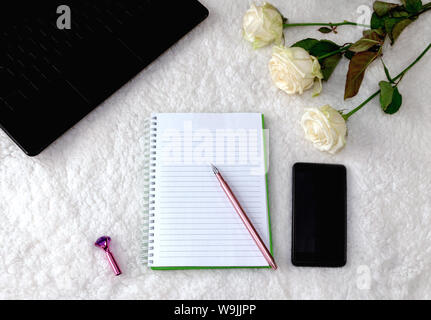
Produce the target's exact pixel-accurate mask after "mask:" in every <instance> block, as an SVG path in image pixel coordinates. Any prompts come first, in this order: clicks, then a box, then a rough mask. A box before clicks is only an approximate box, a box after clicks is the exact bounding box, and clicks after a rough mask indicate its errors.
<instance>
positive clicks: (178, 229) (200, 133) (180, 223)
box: [144, 113, 272, 270]
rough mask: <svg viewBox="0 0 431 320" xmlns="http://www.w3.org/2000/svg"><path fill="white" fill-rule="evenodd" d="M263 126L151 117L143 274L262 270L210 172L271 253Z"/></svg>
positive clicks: (202, 116)
mask: <svg viewBox="0 0 431 320" xmlns="http://www.w3.org/2000/svg"><path fill="white" fill-rule="evenodd" d="M263 126H264V121H263V115H262V114H260V113H158V114H152V115H151V119H150V121H149V125H148V131H149V135H148V137H147V140H146V142H147V143H146V145H147V150H146V153H147V154H148V161H147V162H146V163H147V167H146V178H147V183H148V190H147V191H148V194H147V197H146V200H147V201H146V203H147V205H148V210H147V211H146V212H145V218H146V219H145V228H144V230H145V236H144V238H145V239H144V243H145V246H144V262H145V263H146V264H147V265H148V266H149V267H151V268H152V269H159V270H160V269H162V270H163V269H164V270H166V269H188V268H232V267H233V268H235V267H268V263H267V262H266V260H265V258H264V257H263V256H262V253H261V252H260V251H259V249H258V247H257V246H256V244H255V243H254V241H253V239H252V238H251V236H250V234H249V233H248V231H247V229H246V228H245V226H244V225H243V223H242V222H241V220H240V218H239V216H238V214H237V213H236V212H235V210H234V209H233V207H232V205H231V204H230V202H229V201H228V199H227V197H226V196H225V194H224V193H223V191H222V189H221V188H220V186H219V183H218V181H217V179H216V178H215V176H214V174H213V172H212V170H211V168H210V166H209V163H210V162H211V163H214V165H216V166H217V168H219V170H220V171H221V173H222V174H223V177H224V179H225V180H226V181H227V183H228V184H229V185H230V187H231V189H232V191H233V192H234V193H235V195H236V197H237V199H238V200H239V202H240V203H241V205H242V207H243V208H244V210H245V211H246V213H247V215H248V217H249V218H250V220H251V221H252V223H253V225H254V226H255V228H256V230H257V231H258V233H259V235H260V236H261V238H262V239H263V241H264V242H265V245H266V246H267V247H268V248H270V251H271V253H272V245H271V230H270V217H269V206H268V185H267V174H266V172H267V170H266V169H267V157H266V153H265V150H266V147H265V144H266V142H265V140H266V139H265V134H264V130H263Z"/></svg>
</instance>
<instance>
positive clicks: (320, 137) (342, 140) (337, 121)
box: [301, 105, 347, 154]
mask: <svg viewBox="0 0 431 320" xmlns="http://www.w3.org/2000/svg"><path fill="white" fill-rule="evenodd" d="M301 125H302V128H303V129H304V132H305V138H306V139H307V140H309V141H311V142H312V143H313V144H314V146H315V147H316V148H317V149H319V150H320V151H327V152H329V153H331V154H334V153H336V152H337V151H339V150H340V149H341V148H343V147H344V145H345V144H346V135H347V126H346V121H345V120H344V118H343V117H342V116H341V114H340V113H339V112H338V111H337V110H335V109H334V108H332V107H331V106H329V105H325V106H323V107H320V108H308V109H306V111H305V113H304V115H303V116H302V119H301Z"/></svg>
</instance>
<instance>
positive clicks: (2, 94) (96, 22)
mask: <svg viewBox="0 0 431 320" xmlns="http://www.w3.org/2000/svg"><path fill="white" fill-rule="evenodd" d="M103 2H104V3H103ZM98 3H103V5H98ZM151 6H152V2H151V1H126V5H125V4H123V3H121V1H99V2H93V1H76V2H75V1H74V2H73V4H72V5H71V6H70V8H71V22H72V23H71V29H69V30H58V29H57V26H56V21H57V18H58V15H57V14H56V12H55V8H54V11H53V12H52V13H50V15H49V18H47V19H42V18H40V17H37V18H34V19H32V18H30V19H27V21H26V22H25V23H21V24H19V25H12V26H9V27H8V28H5V29H3V30H2V31H1V33H0V41H1V43H3V44H5V50H4V51H3V52H2V53H1V55H2V57H1V62H0V79H1V80H0V83H1V84H2V85H1V86H0V102H3V103H0V108H1V107H2V106H6V107H7V108H9V109H10V110H11V111H17V109H19V108H20V106H22V105H25V104H23V103H22V101H23V100H32V99H33V98H34V97H36V96H37V95H38V94H39V93H40V92H41V91H42V90H45V89H46V88H49V86H50V85H51V84H52V83H53V82H56V81H59V80H67V76H65V72H66V70H65V67H66V66H67V65H68V60H67V59H68V58H70V57H71V52H73V50H75V49H79V48H80V46H81V45H82V43H83V42H87V43H88V42H91V41H92V40H95V41H96V40H97V39H95V37H100V35H101V34H104V33H105V34H107V35H110V36H111V37H112V35H114V36H118V37H120V36H121V32H122V30H123V28H124V26H125V25H126V24H128V23H129V22H130V21H133V20H134V19H137V18H139V17H142V16H143V14H144V13H145V12H146V11H148V10H151V9H152V8H151ZM85 48H86V49H88V48H89V47H88V45H86V46H85ZM90 50H91V47H90ZM41 107H43V106H41Z"/></svg>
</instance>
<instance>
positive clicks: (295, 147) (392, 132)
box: [0, 0, 431, 299]
mask: <svg viewBox="0 0 431 320" xmlns="http://www.w3.org/2000/svg"><path fill="white" fill-rule="evenodd" d="M202 2H203V3H204V4H205V5H206V6H207V7H208V8H209V10H210V17H209V18H208V19H207V20H206V21H205V22H204V23H203V24H202V25H200V26H199V27H198V28H197V29H195V30H194V31H193V32H191V33H190V34H189V35H187V36H186V37H185V38H184V39H182V40H181V41H180V42H179V43H178V44H177V45H175V46H174V47H173V48H171V49H170V50H169V51H168V52H166V53H165V54H164V55H163V56H162V57H160V58H159V59H158V60H157V61H156V62H155V63H153V64H152V65H151V66H149V67H148V68H147V69H146V70H144V71H143V72H142V73H140V74H139V75H138V76H137V77H136V78H135V79H133V80H132V81H131V82H129V83H128V84H127V85H126V86H124V87H123V88H122V89H121V90H119V91H118V92H117V93H116V94H115V95H114V96H112V97H111V98H110V99H108V100H107V101H106V102H105V103H104V104H103V105H101V106H100V107H99V108H98V109H97V110H95V111H94V112H92V113H91V114H90V115H89V116H88V117H86V118H85V119H84V120H83V121H81V122H80V123H79V124H78V125H76V126H75V127H74V128H73V129H72V130H70V131H69V132H68V133H67V134H65V135H64V136H63V137H62V138H61V139H59V140H58V141H57V142H56V143H54V144H53V145H52V146H51V147H50V148H49V149H47V150H46V151H44V152H43V153H42V154H41V155H40V156H38V157H36V158H28V157H26V156H25V155H24V154H23V153H22V152H21V151H20V150H19V149H18V148H17V147H16V146H15V145H14V144H13V143H12V142H11V140H9V139H8V137H7V136H6V135H5V134H4V133H3V132H0V217H1V219H0V270H1V272H0V298H7V299H10V298H35V299H36V298H50V299H51V298H54V299H57V298H65V299H70V298H78V299H84V298H95V299H105V298H108V299H123V298H131V299H180V298H189V299H224V298H228V299H237V298H238V299H242V298H247V299H267V298H269V299H297V298H298V299H316V298H328V299H357V298H367V299H368V298H369V299H375V298H377V299H380V298H389V299H392V298H431V280H430V272H431V231H430V228H431V226H430V218H431V196H430V195H431V194H430V191H429V190H430V181H431V165H430V159H431V151H430V147H431V130H430V126H429V123H430V119H431V108H430V103H429V101H430V99H431V93H430V90H429V89H430V86H429V82H430V70H431V54H428V56H426V57H425V58H424V59H423V60H422V61H421V62H420V63H419V64H418V65H416V66H415V67H414V68H413V69H412V70H411V71H410V72H409V73H408V74H407V75H406V77H405V78H404V80H403V82H402V83H401V84H400V91H401V93H402V94H403V98H404V105H403V106H402V108H401V110H400V111H399V112H398V113H397V114H396V115H393V116H388V115H385V114H383V113H382V111H381V110H380V108H379V105H378V102H377V100H374V101H373V102H372V103H370V104H369V105H367V106H366V107H365V108H364V109H363V110H362V111H360V112H358V113H357V114H356V115H355V116H353V117H352V118H351V119H350V120H349V123H348V127H349V136H348V143H347V146H346V148H345V149H344V150H343V151H341V152H340V153H339V154H337V155H335V156H330V155H327V154H324V153H321V152H319V151H317V150H315V149H314V148H313V147H312V146H311V145H310V144H309V143H308V142H306V141H305V140H304V138H303V132H302V129H301V127H300V125H299V119H300V117H301V115H302V112H303V110H304V108H305V107H306V106H320V105H323V104H327V103H329V104H331V105H332V106H334V107H337V108H339V109H342V108H344V109H348V108H352V107H354V106H356V105H358V104H359V103H360V102H361V101H362V100H364V99H365V98H366V97H368V96H369V95H370V94H371V93H373V92H374V91H375V90H376V89H377V88H378V85H377V84H378V82H379V81H380V80H382V79H384V73H383V69H382V67H381V64H380V62H375V63H374V64H373V65H372V66H371V68H370V69H369V70H368V71H367V74H366V76H365V79H364V84H363V86H362V88H361V90H360V93H359V95H358V96H357V97H355V98H354V99H351V100H348V101H343V90H344V79H345V74H346V71H347V60H344V61H343V62H342V63H340V65H339V66H338V68H337V69H336V71H335V73H334V74H333V75H332V78H331V79H330V81H329V82H327V83H324V89H323V93H322V94H321V95H320V96H319V97H317V98H312V97H311V93H310V92H307V93H305V94H304V95H303V96H288V95H286V94H284V93H283V92H281V91H279V90H277V89H276V88H275V87H274V86H273V84H272V83H271V80H270V77H269V74H268V68H267V63H268V60H269V58H270V54H271V49H270V48H265V49H262V50H258V51H254V50H252V49H251V48H250V46H249V45H248V44H247V43H246V42H245V41H243V40H242V37H241V30H240V27H241V20H242V15H243V14H244V12H245V10H246V9H247V8H248V7H249V4H250V1H249V0H244V1H238V0H237V1H232V0H223V1H222V0H217V1H215V0H213V1H210V0H205V1H203V0H202ZM272 2H273V3H274V4H275V5H276V6H277V7H278V8H279V9H280V10H281V11H282V12H283V13H284V15H285V16H286V17H288V18H289V19H290V21H291V22H304V21H331V22H335V21H341V20H343V19H348V20H353V21H356V19H358V18H359V17H360V15H361V14H362V13H363V10H364V9H366V7H368V8H369V9H370V8H371V5H372V1H371V0H361V1H343V0H336V1H335V0H333V1H317V0H313V1H312V0H306V1H305V0H302V1H293V0H272ZM361 6H362V7H361ZM364 6H365V7H364ZM430 22H431V13H427V14H424V15H423V16H422V17H420V19H419V20H418V21H416V22H414V23H413V24H412V25H411V26H409V27H408V28H407V29H406V31H405V32H404V33H403V34H402V35H401V37H400V38H399V40H398V42H397V43H396V45H395V46H394V47H389V46H388V47H387V48H386V51H385V56H384V59H385V62H386V64H387V65H388V66H389V68H390V70H391V72H392V73H393V74H396V73H398V72H399V71H400V70H402V68H403V67H404V66H406V65H407V64H409V63H410V62H411V61H412V60H413V59H414V58H415V57H416V56H417V55H418V54H419V53H420V52H421V51H422V49H423V48H424V47H425V46H426V45H427V44H428V43H429V42H430V41H431V36H430V35H431V23H430ZM173 27H175V26H173ZM156 30H157V28H156ZM338 30H339V33H338V34H337V35H334V34H331V35H328V36H327V38H330V39H332V40H334V41H336V42H337V43H339V44H343V43H345V42H349V41H352V40H353V39H357V38H359V37H360V35H361V30H360V29H359V28H356V27H351V26H345V27H340V28H339V29H338ZM143 32H144V33H145V32H148V31H145V30H143ZM285 35H286V43H287V44H292V43H294V42H296V41H298V40H300V39H303V38H305V37H319V38H323V37H325V35H322V34H320V33H318V32H317V31H316V28H314V27H308V28H292V29H290V30H287V31H286V32H285ZM143 37H144V36H143ZM143 41H144V40H143ZM113 63H115V62H113ZM177 111H178V112H237V111H238V112H239V111H241V112H247V111H250V112H263V113H264V114H265V119H266V126H267V128H269V129H270V173H269V178H270V179H269V181H270V202H271V215H272V230H273V242H274V245H275V257H276V259H277V261H278V263H279V265H280V268H279V270H278V271H275V272H273V271H270V270H259V269H257V270H254V269H253V270H250V269H241V270H189V271H151V270H148V269H146V268H143V267H142V266H141V264H140V260H139V254H140V249H141V243H140V242H141V241H140V239H141V237H142V235H141V229H140V219H141V214H142V211H143V200H142V195H143V194H142V189H143V180H142V170H143V165H144V163H143V149H144V146H143V143H142V137H143V134H144V119H145V118H146V117H147V116H148V115H149V114H150V113H151V112H177ZM296 161H309V162H335V163H343V164H345V165H346V167H347V170H348V263H347V265H346V267H344V268H341V269H320V268H297V267H294V266H292V264H291V262H290V246H291V241H290V237H291V231H290V230H291V168H292V165H293V163H295V162H296ZM103 234H109V235H110V236H111V237H112V238H113V244H112V246H113V251H114V252H115V254H116V257H117V260H118V261H119V263H120V264H121V266H122V268H123V272H124V274H123V275H122V276H120V277H114V276H113V274H112V271H111V270H110V269H109V267H108V265H107V261H106V260H105V257H104V256H103V253H102V251H100V250H99V249H97V248H95V247H94V245H93V243H94V241H95V240H96V238H97V237H98V236H100V235H103Z"/></svg>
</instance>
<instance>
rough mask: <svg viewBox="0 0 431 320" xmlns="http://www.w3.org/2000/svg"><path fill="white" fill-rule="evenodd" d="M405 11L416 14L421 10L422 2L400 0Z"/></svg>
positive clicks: (419, 0) (417, 0)
mask: <svg viewBox="0 0 431 320" xmlns="http://www.w3.org/2000/svg"><path fill="white" fill-rule="evenodd" d="M401 2H402V4H403V5H404V7H406V10H407V11H408V12H410V13H418V12H419V10H420V9H422V1H421V0H401Z"/></svg>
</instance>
